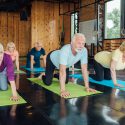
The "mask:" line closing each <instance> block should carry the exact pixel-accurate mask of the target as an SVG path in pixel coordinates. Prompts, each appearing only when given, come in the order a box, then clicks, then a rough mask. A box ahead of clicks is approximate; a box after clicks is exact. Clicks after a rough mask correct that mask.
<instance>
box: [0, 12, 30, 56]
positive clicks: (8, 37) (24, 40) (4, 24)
mask: <svg viewBox="0 0 125 125" xmlns="http://www.w3.org/2000/svg"><path fill="white" fill-rule="evenodd" d="M30 26H31V21H30V19H28V21H20V14H19V12H17V13H12V12H11V13H7V12H0V42H1V43H2V44H3V45H4V48H5V47H6V44H7V43H8V42H9V41H13V42H14V43H15V44H16V48H17V50H18V51H19V53H20V56H25V55H26V53H27V52H28V49H30V39H31V32H30V31H31V29H30V28H31V27H30Z"/></svg>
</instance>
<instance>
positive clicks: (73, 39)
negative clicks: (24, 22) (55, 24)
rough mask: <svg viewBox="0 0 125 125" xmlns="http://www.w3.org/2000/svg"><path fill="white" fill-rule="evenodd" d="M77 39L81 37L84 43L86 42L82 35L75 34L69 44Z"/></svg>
mask: <svg viewBox="0 0 125 125" xmlns="http://www.w3.org/2000/svg"><path fill="white" fill-rule="evenodd" d="M77 37H81V38H82V39H83V40H84V42H86V38H85V35H84V34H82V33H76V34H75V35H74V36H73V38H72V41H71V43H74V41H75V40H76V38H77Z"/></svg>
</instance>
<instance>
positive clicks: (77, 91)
mask: <svg viewBox="0 0 125 125" xmlns="http://www.w3.org/2000/svg"><path fill="white" fill-rule="evenodd" d="M28 80H30V81H32V82H33V83H36V84H38V85H40V86H42V87H44V88H46V89H48V90H50V91H52V92H54V93H56V94H57V95H60V86H59V81H58V80H57V79H53V83H52V85H50V86H47V85H45V84H44V83H43V82H42V81H41V80H40V79H38V78H28ZM66 90H68V91H69V92H70V94H71V95H70V96H69V97H65V98H76V97H80V96H87V95H92V94H99V93H101V92H99V91H97V92H95V93H94V92H86V91H85V87H84V86H81V85H78V84H74V83H68V84H66Z"/></svg>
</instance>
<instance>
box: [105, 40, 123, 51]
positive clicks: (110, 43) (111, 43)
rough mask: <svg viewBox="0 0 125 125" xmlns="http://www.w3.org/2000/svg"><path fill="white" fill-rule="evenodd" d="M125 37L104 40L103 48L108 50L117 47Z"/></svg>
mask: <svg viewBox="0 0 125 125" xmlns="http://www.w3.org/2000/svg"><path fill="white" fill-rule="evenodd" d="M123 41H125V39H115V40H104V44H103V48H104V50H107V51H113V50H115V49H117V48H118V47H119V46H120V45H121V43H122V42H123Z"/></svg>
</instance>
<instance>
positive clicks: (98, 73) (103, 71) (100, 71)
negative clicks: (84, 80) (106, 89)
mask: <svg viewBox="0 0 125 125" xmlns="http://www.w3.org/2000/svg"><path fill="white" fill-rule="evenodd" d="M94 70H95V75H92V76H91V75H90V76H91V77H92V78H93V79H95V80H97V81H102V80H104V79H105V80H111V72H110V69H108V68H104V67H103V66H102V65H101V64H99V63H98V62H97V61H95V60H94Z"/></svg>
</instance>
